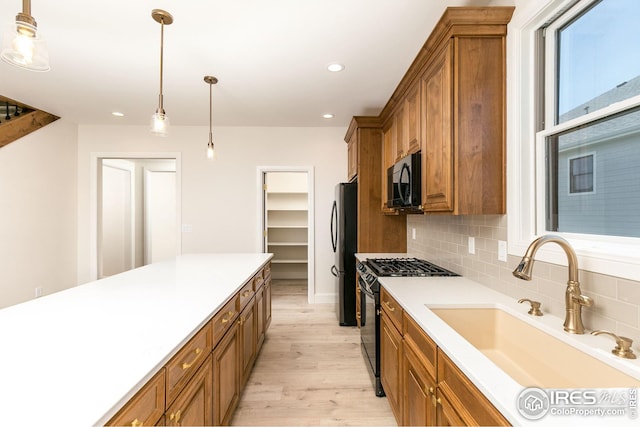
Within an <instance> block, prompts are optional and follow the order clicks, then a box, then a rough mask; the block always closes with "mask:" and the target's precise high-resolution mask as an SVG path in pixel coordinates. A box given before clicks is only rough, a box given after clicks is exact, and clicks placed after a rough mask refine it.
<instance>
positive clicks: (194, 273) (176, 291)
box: [0, 253, 272, 426]
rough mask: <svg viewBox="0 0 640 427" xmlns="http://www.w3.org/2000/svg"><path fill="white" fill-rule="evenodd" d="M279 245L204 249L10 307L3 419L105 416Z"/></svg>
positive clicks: (1, 324)
mask: <svg viewBox="0 0 640 427" xmlns="http://www.w3.org/2000/svg"><path fill="white" fill-rule="evenodd" d="M271 257H272V255H271V254H263V253H256V254H249V253H246V254H198V255H183V256H180V257H178V258H177V259H175V260H171V261H166V262H161V263H156V264H152V265H148V266H145V267H141V268H138V269H135V270H131V271H128V272H126V273H122V274H119V275H116V276H112V277H109V278H106V279H102V280H98V281H95V282H91V283H87V284H85V285H81V286H77V287H74V288H71V289H67V290H65V291H62V292H58V293H55V294H52V295H49V296H46V297H42V298H39V299H35V300H32V301H29V302H26V303H23V304H18V305H15V306H12V307H8V308H5V309H2V310H0V343H1V344H0V345H1V346H2V347H1V351H0V408H2V411H0V412H1V415H0V424H2V425H14V426H18V425H58V424H59V425H65V426H89V425H96V424H100V425H102V424H104V423H105V422H107V421H108V420H109V419H110V418H111V417H112V416H113V415H114V414H115V413H116V412H117V410H118V409H119V408H120V407H121V406H122V405H123V404H124V403H126V402H127V401H128V400H129V399H130V398H131V397H132V396H133V395H134V394H135V392H137V391H138V390H139V389H140V388H141V387H142V386H143V385H144V384H145V383H146V382H147V381H148V380H149V379H150V378H151V377H152V376H153V374H154V373H155V372H157V370H158V369H159V368H161V367H162V366H163V365H164V364H165V363H166V362H167V361H168V360H169V359H170V358H171V357H172V356H173V355H174V354H175V353H176V352H177V351H178V350H179V349H180V348H181V347H182V346H183V345H184V344H185V343H186V342H187V341H188V340H189V339H190V338H191V337H192V336H193V335H194V334H195V333H196V332H197V331H198V330H199V329H200V328H201V327H202V326H204V325H205V324H206V322H207V321H208V320H210V319H211V318H212V316H213V315H214V314H215V312H216V311H217V310H218V309H219V308H221V307H222V306H223V305H224V304H225V303H226V302H227V301H228V300H229V299H230V298H231V297H232V296H233V295H234V294H235V293H236V292H237V291H238V290H239V289H240V288H241V287H242V286H243V285H244V284H245V283H246V282H247V280H249V279H251V277H252V276H253V275H254V274H255V273H256V272H258V271H259V270H260V268H261V266H262V265H263V264H264V263H266V262H267V261H268V260H269V259H271Z"/></svg>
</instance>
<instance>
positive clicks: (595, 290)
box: [407, 215, 640, 348]
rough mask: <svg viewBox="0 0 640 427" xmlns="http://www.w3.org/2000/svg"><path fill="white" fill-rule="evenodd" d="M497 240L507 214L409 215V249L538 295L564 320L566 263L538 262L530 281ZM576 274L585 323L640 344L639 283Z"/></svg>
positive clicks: (503, 287)
mask: <svg viewBox="0 0 640 427" xmlns="http://www.w3.org/2000/svg"><path fill="white" fill-rule="evenodd" d="M412 229H415V233H416V239H415V240H413V239H412ZM470 236H471V237H473V238H474V239H475V254H469V245H468V239H469V237H470ZM498 240H504V241H506V240H507V217H506V215H481V216H450V215H442V216H440V215H428V216H422V215H408V216H407V252H409V253H412V254H416V255H419V256H421V257H423V258H425V259H428V260H429V261H432V262H434V263H436V264H439V265H441V266H442V267H445V268H448V269H450V270H453V271H455V272H456V273H459V274H461V275H463V276H465V277H468V278H470V279H472V280H475V281H477V282H480V283H482V284H484V285H486V286H488V287H490V288H493V289H495V290H497V291H499V292H501V293H503V294H506V295H509V296H512V297H513V298H516V299H520V298H530V299H535V300H538V301H540V302H542V310H543V311H544V312H547V313H551V314H553V315H555V316H558V317H560V318H561V319H564V315H565V306H564V291H565V289H566V284H567V278H568V272H567V267H566V266H561V265H556V264H550V263H545V262H541V261H536V263H535V266H534V269H533V279H532V280H531V281H530V282H528V281H523V280H519V279H516V278H515V277H513V275H512V274H511V272H512V271H513V269H514V268H515V267H516V266H517V265H518V263H519V262H520V257H519V256H518V257H516V256H511V255H509V256H508V257H507V262H504V261H499V260H498ZM579 278H580V285H581V288H582V291H583V293H584V294H585V295H588V296H590V297H591V298H593V300H594V305H593V307H585V308H583V317H582V318H583V321H584V325H585V327H586V328H587V329H589V330H594V329H606V330H609V331H613V332H615V333H617V334H618V335H624V336H627V337H629V338H631V339H633V340H634V344H633V347H634V348H640V282H637V281H632V280H627V279H622V278H618V277H614V276H607V275H604V274H598V273H592V272H589V271H584V270H580V272H579ZM558 326H559V327H562V325H561V324H560V325H558Z"/></svg>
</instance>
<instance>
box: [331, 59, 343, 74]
mask: <svg viewBox="0 0 640 427" xmlns="http://www.w3.org/2000/svg"><path fill="white" fill-rule="evenodd" d="M327 70H329V71H331V72H334V73H337V72H338V71H342V70H344V65H342V64H338V63H337V62H334V63H333V64H329V65H327Z"/></svg>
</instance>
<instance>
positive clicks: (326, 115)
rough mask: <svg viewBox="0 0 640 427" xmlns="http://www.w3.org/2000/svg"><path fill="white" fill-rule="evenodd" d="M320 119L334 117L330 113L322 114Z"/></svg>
mask: <svg viewBox="0 0 640 427" xmlns="http://www.w3.org/2000/svg"><path fill="white" fill-rule="evenodd" d="M322 117H323V118H325V119H333V117H334V116H333V114H331V113H327V114H323V115H322Z"/></svg>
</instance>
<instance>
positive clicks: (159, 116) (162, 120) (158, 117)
mask: <svg viewBox="0 0 640 427" xmlns="http://www.w3.org/2000/svg"><path fill="white" fill-rule="evenodd" d="M151 133H152V134H154V135H157V136H167V135H168V134H169V116H167V114H166V113H165V112H164V111H156V112H155V113H153V114H152V115H151Z"/></svg>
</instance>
